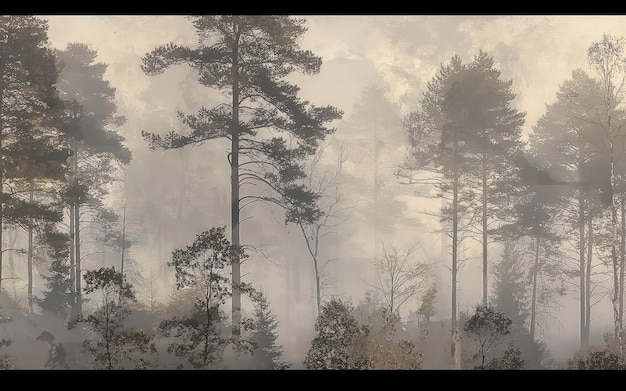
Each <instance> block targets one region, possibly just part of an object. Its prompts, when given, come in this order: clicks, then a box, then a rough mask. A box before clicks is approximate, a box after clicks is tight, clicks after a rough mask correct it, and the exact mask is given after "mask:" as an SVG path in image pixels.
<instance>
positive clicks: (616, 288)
mask: <svg viewBox="0 0 626 391" xmlns="http://www.w3.org/2000/svg"><path fill="white" fill-rule="evenodd" d="M609 123H610V121H609ZM610 129H611V127H610V126H609V135H610V134H611V133H610ZM614 153H615V150H614V145H613V141H612V140H610V142H609V157H610V170H611V175H610V178H611V230H612V240H611V258H612V261H613V298H612V300H611V301H612V304H613V321H614V324H615V325H614V329H615V330H614V334H615V339H616V340H617V343H618V347H619V350H620V354H621V353H622V351H623V345H622V330H621V324H620V322H619V297H620V296H621V287H620V285H619V259H620V255H619V248H618V236H617V224H618V223H617V205H616V202H615V198H616V196H615V194H614V192H615V188H616V186H615V162H614Z"/></svg>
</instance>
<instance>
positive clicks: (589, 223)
mask: <svg viewBox="0 0 626 391" xmlns="http://www.w3.org/2000/svg"><path fill="white" fill-rule="evenodd" d="M588 213H589V217H588V218H587V264H586V267H587V270H586V271H585V335H584V337H585V339H584V341H585V344H586V346H587V349H588V348H589V331H590V330H591V262H592V260H593V213H592V211H591V205H590V206H589V211H588Z"/></svg>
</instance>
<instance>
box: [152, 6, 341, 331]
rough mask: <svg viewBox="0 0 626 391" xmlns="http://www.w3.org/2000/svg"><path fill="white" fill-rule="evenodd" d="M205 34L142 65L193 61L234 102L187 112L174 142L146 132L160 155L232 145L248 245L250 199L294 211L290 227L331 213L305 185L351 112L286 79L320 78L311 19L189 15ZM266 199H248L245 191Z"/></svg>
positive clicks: (234, 225) (235, 219)
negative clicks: (321, 148)
mask: <svg viewBox="0 0 626 391" xmlns="http://www.w3.org/2000/svg"><path fill="white" fill-rule="evenodd" d="M189 20H191V21H192V23H193V26H194V28H195V30H196V32H197V35H198V41H197V45H196V47H193V48H192V47H185V46H180V45H176V44H174V43H168V44H166V45H161V46H158V47H157V48H155V49H154V50H152V51H151V52H149V53H147V54H146V55H145V56H144V57H143V58H142V62H143V64H142V65H141V69H142V70H143V71H144V72H145V73H146V74H147V75H157V74H160V73H162V72H164V71H165V70H166V69H167V68H170V67H172V66H175V65H178V64H187V65H189V66H190V67H191V68H193V69H194V70H196V71H197V72H198V82H199V83H200V84H202V85H203V86H206V87H208V88H211V89H214V90H216V91H217V92H219V93H220V94H221V95H222V96H223V97H224V98H226V99H227V101H226V102H223V103H220V104H218V105H216V106H215V107H212V108H204V107H203V108H201V109H200V110H199V111H198V113H197V114H196V115H186V114H184V113H183V112H179V113H178V116H179V119H180V120H181V122H182V123H183V124H184V125H186V126H188V127H189V128H190V129H191V132H190V133H188V134H182V133H177V132H175V131H171V132H169V133H168V134H166V135H165V136H161V135H158V134H153V133H149V132H146V131H142V135H143V137H144V138H145V139H146V141H148V143H149V145H150V148H151V149H156V148H163V149H170V148H182V147H185V146H187V145H195V144H201V143H203V142H206V141H210V140H216V139H226V140H229V141H230V144H231V149H230V151H229V153H228V163H229V165H230V170H231V211H232V214H231V230H232V235H231V236H232V241H233V245H234V246H237V247H238V246H240V245H241V243H240V237H239V231H240V228H239V227H240V211H241V209H242V208H244V207H245V204H243V205H240V203H241V201H242V200H244V199H245V200H246V202H248V201H250V202H255V201H261V202H268V203H273V204H277V205H279V206H281V207H283V208H284V209H285V224H287V223H289V222H297V221H307V222H315V221H316V220H317V219H319V218H320V217H321V216H322V212H321V211H320V210H319V207H318V206H317V205H316V202H317V199H318V198H319V197H318V195H317V194H315V193H314V192H313V191H311V190H310V189H308V188H307V186H306V185H305V184H304V183H303V179H304V177H305V174H304V172H303V169H302V161H303V160H304V159H305V158H306V157H307V156H310V155H311V154H313V153H314V152H315V150H316V148H317V146H318V143H319V142H320V141H323V140H324V139H325V137H326V136H327V135H329V134H332V133H333V132H334V131H335V129H334V128H331V127H328V126H327V123H329V122H331V121H333V120H335V119H339V118H341V116H342V115H343V113H342V112H341V111H339V110H337V109H336V108H334V107H332V106H326V107H317V106H314V105H311V104H310V103H309V102H308V101H301V100H300V99H299V98H298V96H297V94H298V91H299V88H298V87H297V86H295V85H292V84H290V83H289V82H287V81H286V80H284V79H285V78H286V77H287V76H289V75H290V74H291V73H293V72H296V71H298V72H301V73H304V74H316V73H318V72H319V70H320V66H321V64H322V59H321V57H317V56H315V55H313V53H312V52H311V51H308V50H302V49H300V48H299V39H300V37H301V36H302V35H303V34H304V32H305V31H306V28H305V27H304V22H305V20H304V19H302V18H292V17H289V16H287V15H202V16H189ZM258 187H261V188H263V189H265V191H264V193H260V194H259V193H256V194H254V193H253V194H246V195H243V194H240V191H241V190H244V191H247V190H248V189H250V188H252V189H256V188H258ZM234 255H235V258H234V259H233V262H232V284H233V287H234V289H233V300H232V315H233V316H232V318H233V319H232V323H233V329H232V332H233V335H239V334H240V326H241V324H240V323H241V294H240V292H239V289H238V287H239V285H240V283H241V267H240V260H238V259H237V258H236V256H237V254H234Z"/></svg>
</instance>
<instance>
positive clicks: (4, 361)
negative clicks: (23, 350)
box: [0, 315, 13, 370]
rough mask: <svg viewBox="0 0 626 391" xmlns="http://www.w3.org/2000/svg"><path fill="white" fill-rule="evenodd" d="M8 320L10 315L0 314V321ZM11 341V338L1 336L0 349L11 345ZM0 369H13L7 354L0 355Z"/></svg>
mask: <svg viewBox="0 0 626 391" xmlns="http://www.w3.org/2000/svg"><path fill="white" fill-rule="evenodd" d="M10 321H11V317H9V316H2V315H0V323H6V322H10ZM12 343H13V341H12V340H10V339H7V338H2V339H0V349H1V348H3V347H8V346H11V344H12ZM1 369H13V363H12V362H11V358H10V357H9V356H8V355H7V354H4V355H2V356H0V370H1Z"/></svg>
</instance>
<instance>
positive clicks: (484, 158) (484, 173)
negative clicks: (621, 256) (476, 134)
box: [481, 153, 487, 305]
mask: <svg viewBox="0 0 626 391" xmlns="http://www.w3.org/2000/svg"><path fill="white" fill-rule="evenodd" d="M481 160H482V188H483V191H482V198H483V199H482V203H483V210H482V231H483V232H482V234H483V305H487V155H486V154H485V153H483V155H482V159H481Z"/></svg>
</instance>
